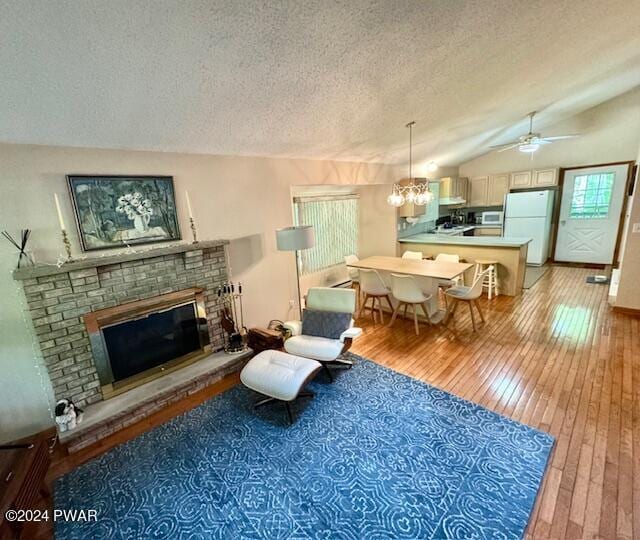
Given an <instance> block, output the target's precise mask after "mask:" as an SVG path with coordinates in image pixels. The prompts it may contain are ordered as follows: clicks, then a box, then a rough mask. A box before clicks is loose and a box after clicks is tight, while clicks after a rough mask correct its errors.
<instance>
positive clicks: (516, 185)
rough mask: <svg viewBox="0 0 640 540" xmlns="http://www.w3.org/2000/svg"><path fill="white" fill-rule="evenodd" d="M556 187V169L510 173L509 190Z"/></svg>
mask: <svg viewBox="0 0 640 540" xmlns="http://www.w3.org/2000/svg"><path fill="white" fill-rule="evenodd" d="M557 185H558V169H556V168H553V169H534V170H532V171H520V172H513V173H511V176H510V179H509V187H510V188H511V189H527V188H543V187H553V186H557Z"/></svg>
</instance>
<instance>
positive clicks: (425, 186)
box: [387, 122, 437, 208]
mask: <svg viewBox="0 0 640 540" xmlns="http://www.w3.org/2000/svg"><path fill="white" fill-rule="evenodd" d="M414 125H415V122H409V123H408V124H407V125H406V127H408V128H409V183H408V184H405V185H401V184H393V189H392V191H391V195H389V196H388V197H387V203H388V204H390V205H391V206H395V207H396V208H399V207H400V206H402V205H403V204H404V203H406V202H408V203H413V204H416V205H418V206H424V205H425V204H429V203H430V202H431V201H432V200H433V193H431V192H430V191H429V182H428V181H427V182H421V183H419V184H418V183H415V182H414V181H413V174H412V173H413V170H412V165H413V164H412V157H413V156H412V154H411V151H412V146H413V126H414ZM436 167H437V166H436Z"/></svg>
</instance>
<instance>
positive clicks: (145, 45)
mask: <svg viewBox="0 0 640 540" xmlns="http://www.w3.org/2000/svg"><path fill="white" fill-rule="evenodd" d="M639 22H640V2H639V1H637V0H636V1H631V0H606V1H605V2H603V1H602V0H582V1H580V2H577V1H575V0H567V1H560V0H527V1H522V0H504V1H499V0H474V1H464V0H441V1H426V0H421V1H410V0H398V1H395V0H386V1H369V2H364V1H360V0H351V1H345V2H334V1H330V0H319V1H317V2H314V1H298V0H295V1H293V0H292V1H280V2H266V1H262V2H261V1H248V0H227V1H224V2H223V1H213V0H211V1H195V0H191V1H189V0H175V1H169V0H148V1H141V0H109V1H104V0H67V1H64V0H56V1H53V2H52V1H50V0H42V1H34V0H2V4H1V7H0V141H3V142H19V143H36V144H53V145H69V146H89V147H99V148H131V149H147V150H162V151H179V152H194V153H208V154H241V155H269V156H287V157H307V158H314V159H326V158H330V159H339V160H363V161H379V162H387V163H392V162H404V161H406V157H407V156H406V154H407V151H406V144H407V135H408V134H407V130H406V129H405V128H404V124H405V123H406V122H407V121H409V120H416V122H417V125H416V129H415V132H414V134H415V137H414V139H415V141H416V148H415V156H416V158H417V160H418V161H422V160H430V159H435V160H437V161H438V162H439V163H441V164H443V165H455V164H458V163H460V162H461V161H465V160H466V159H469V158H470V157H473V156H476V155H478V154H482V153H484V152H486V149H487V146H488V145H489V144H495V143H500V142H504V141H505V140H508V139H510V138H512V137H513V136H515V135H519V134H521V132H522V131H526V126H525V124H526V123H525V121H524V120H523V118H524V116H525V115H526V113H528V112H529V111H530V110H533V109H538V110H541V111H542V113H541V115H540V117H539V124H538V127H540V128H542V127H544V126H545V125H547V126H548V125H551V124H553V123H554V122H556V121H557V120H560V119H563V118H566V117H568V116H570V115H572V114H575V113H577V112H580V111H582V110H584V109H586V108H589V107H591V106H593V105H595V104H597V103H600V102H603V101H605V100H607V99H609V98H611V97H613V96H615V95H618V94H621V93H623V92H625V91H627V90H629V89H631V88H633V87H635V86H638V85H640V32H639V31H638V27H639V26H638V23H639ZM550 134H552V133H550Z"/></svg>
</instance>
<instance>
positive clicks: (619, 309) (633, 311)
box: [612, 306, 640, 317]
mask: <svg viewBox="0 0 640 540" xmlns="http://www.w3.org/2000/svg"><path fill="white" fill-rule="evenodd" d="M612 309H613V311H615V312H616V313H622V314H624V315H631V316H634V317H640V309H634V308H626V307H621V306H613V308H612Z"/></svg>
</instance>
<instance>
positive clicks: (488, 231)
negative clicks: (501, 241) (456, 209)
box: [473, 227, 502, 236]
mask: <svg viewBox="0 0 640 540" xmlns="http://www.w3.org/2000/svg"><path fill="white" fill-rule="evenodd" d="M473 235H474V236H502V229H501V228H500V227H476V228H475V229H474V231H473Z"/></svg>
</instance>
